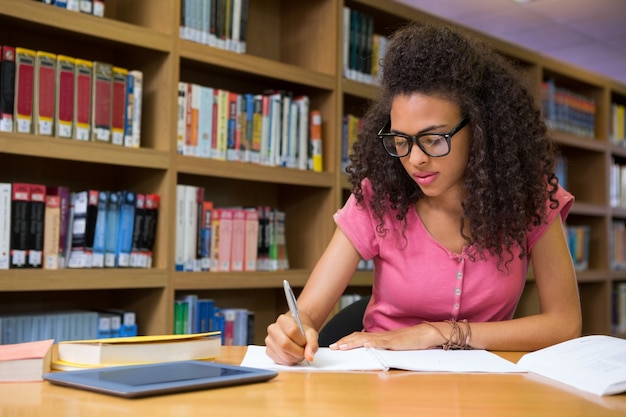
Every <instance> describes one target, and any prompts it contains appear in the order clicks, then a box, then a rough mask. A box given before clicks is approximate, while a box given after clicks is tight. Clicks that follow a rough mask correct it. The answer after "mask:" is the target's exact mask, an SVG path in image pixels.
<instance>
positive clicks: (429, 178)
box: [413, 172, 438, 185]
mask: <svg viewBox="0 0 626 417" xmlns="http://www.w3.org/2000/svg"><path fill="white" fill-rule="evenodd" d="M437 175H438V174H437V173H436V172H419V173H416V174H414V175H413V176H414V177H415V181H416V182H417V183H418V184H420V185H428V184H430V183H432V182H433V181H435V180H436V179H437Z"/></svg>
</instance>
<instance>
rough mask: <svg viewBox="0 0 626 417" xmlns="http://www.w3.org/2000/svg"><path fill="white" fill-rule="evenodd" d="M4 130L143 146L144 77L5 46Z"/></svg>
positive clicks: (0, 119) (0, 108)
mask: <svg viewBox="0 0 626 417" xmlns="http://www.w3.org/2000/svg"><path fill="white" fill-rule="evenodd" d="M0 49H1V51H2V59H1V61H0V97H2V100H1V101H0V130H1V131H5V132H18V133H28V134H36V135H40V136H55V137H59V138H68V139H69V138H72V139H77V140H85V141H96V142H104V143H112V144H115V145H123V146H129V147H139V146H140V142H141V107H142V94H143V73H142V72H141V71H139V70H130V71H129V70H128V69H126V68H122V67H117V66H113V65H112V64H109V63H106V62H100V61H88V60H84V59H80V58H74V57H70V56H66V55H57V54H54V53H50V52H45V51H35V50H31V49H27V48H22V47H13V46H7V45H5V46H2V47H1V48H0Z"/></svg>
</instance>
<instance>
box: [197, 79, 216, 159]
mask: <svg viewBox="0 0 626 417" xmlns="http://www.w3.org/2000/svg"><path fill="white" fill-rule="evenodd" d="M213 95H214V93H213V88H210V87H201V91H200V114H199V120H198V123H199V126H198V154H197V155H198V156H199V157H201V158H210V157H211V145H212V132H213Z"/></svg>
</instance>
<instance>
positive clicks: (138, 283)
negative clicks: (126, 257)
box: [0, 268, 168, 291]
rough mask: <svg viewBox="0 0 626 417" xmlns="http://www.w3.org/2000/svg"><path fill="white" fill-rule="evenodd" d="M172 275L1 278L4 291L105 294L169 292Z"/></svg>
mask: <svg viewBox="0 0 626 417" xmlns="http://www.w3.org/2000/svg"><path fill="white" fill-rule="evenodd" d="M167 282H168V273H167V271H166V270H162V269H154V268H153V269H139V268H138V269H119V268H118V269H95V268H91V269H62V270H56V271H51V270H46V271H42V270H37V269H20V270H10V272H6V273H2V274H0V291H58V290H65V291H71V290H103V289H117V288H165V287H166V286H167Z"/></svg>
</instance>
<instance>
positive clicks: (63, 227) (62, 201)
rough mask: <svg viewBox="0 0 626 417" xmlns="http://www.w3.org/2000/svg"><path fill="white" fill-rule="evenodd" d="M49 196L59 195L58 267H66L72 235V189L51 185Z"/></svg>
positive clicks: (48, 190) (48, 188) (47, 190)
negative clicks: (70, 229)
mask: <svg viewBox="0 0 626 417" xmlns="http://www.w3.org/2000/svg"><path fill="white" fill-rule="evenodd" d="M46 195H47V196H58V197H59V243H58V245H59V253H58V258H59V259H58V261H57V263H58V267H59V268H65V265H66V251H67V250H68V247H69V245H68V236H71V231H69V230H68V229H69V226H70V205H71V204H70V203H71V202H70V190H69V188H68V187H64V186H49V187H47V188H46Z"/></svg>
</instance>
